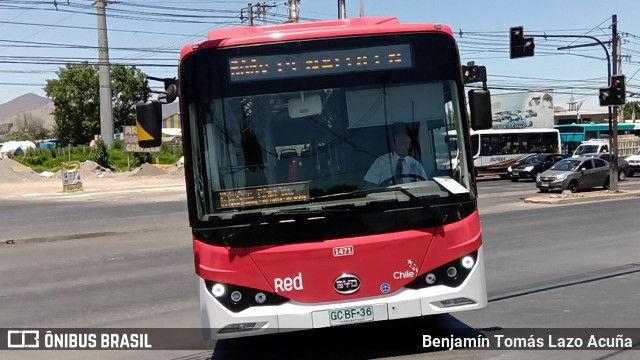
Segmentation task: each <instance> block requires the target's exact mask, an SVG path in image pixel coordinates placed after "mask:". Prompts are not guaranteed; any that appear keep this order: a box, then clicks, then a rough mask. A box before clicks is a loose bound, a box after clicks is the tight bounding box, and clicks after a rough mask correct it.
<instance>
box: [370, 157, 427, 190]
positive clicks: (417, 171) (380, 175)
mask: <svg viewBox="0 0 640 360" xmlns="http://www.w3.org/2000/svg"><path fill="white" fill-rule="evenodd" d="M398 159H400V156H398V154H396V153H395V151H394V152H391V153H388V154H383V155H381V156H380V157H378V158H377V159H376V160H375V161H374V162H373V164H371V167H370V168H369V170H368V171H367V174H366V175H365V176H364V180H365V181H368V182H370V183H374V184H380V183H382V182H383V181H385V180H387V179H390V178H392V177H393V176H394V174H395V171H396V164H397V163H398ZM402 174H403V175H405V174H412V175H417V176H420V177H422V178H423V179H425V180H426V179H427V173H425V171H424V168H423V167H422V164H420V163H419V162H418V160H416V159H414V158H412V157H411V156H405V157H404V163H403V164H402ZM420 180H422V179H419V178H412V177H404V178H401V179H399V181H400V182H403V183H408V182H413V181H420Z"/></svg>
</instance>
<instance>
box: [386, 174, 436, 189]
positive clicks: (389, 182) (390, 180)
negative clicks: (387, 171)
mask: <svg viewBox="0 0 640 360" xmlns="http://www.w3.org/2000/svg"><path fill="white" fill-rule="evenodd" d="M405 178H409V179H414V180H413V181H419V180H422V181H427V179H425V178H423V177H422V176H421V175H418V174H402V175H397V176H392V177H390V178H387V179H384V180H383V181H382V182H380V184H379V185H380V186H391V185H397V184H394V183H393V180H394V179H405Z"/></svg>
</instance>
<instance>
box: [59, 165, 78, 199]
mask: <svg viewBox="0 0 640 360" xmlns="http://www.w3.org/2000/svg"><path fill="white" fill-rule="evenodd" d="M80 180H81V179H80V162H79V161H69V162H64V163H62V191H64V192H68V191H78V190H80V189H82V181H80Z"/></svg>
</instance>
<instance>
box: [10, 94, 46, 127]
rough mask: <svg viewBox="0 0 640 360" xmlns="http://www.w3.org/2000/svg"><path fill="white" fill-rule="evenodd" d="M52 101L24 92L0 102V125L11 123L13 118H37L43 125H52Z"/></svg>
mask: <svg viewBox="0 0 640 360" xmlns="http://www.w3.org/2000/svg"><path fill="white" fill-rule="evenodd" d="M52 112H53V102H52V101H51V100H50V99H48V98H46V97H42V96H38V95H36V94H33V93H28V94H24V95H21V96H18V97H17V98H15V99H13V100H11V101H9V102H6V103H4V104H0V125H1V124H13V123H14V122H15V120H17V119H22V118H23V116H26V117H27V118H39V119H42V120H43V122H44V124H43V125H44V126H45V127H47V128H51V126H53V123H54V122H53V115H51V113H52Z"/></svg>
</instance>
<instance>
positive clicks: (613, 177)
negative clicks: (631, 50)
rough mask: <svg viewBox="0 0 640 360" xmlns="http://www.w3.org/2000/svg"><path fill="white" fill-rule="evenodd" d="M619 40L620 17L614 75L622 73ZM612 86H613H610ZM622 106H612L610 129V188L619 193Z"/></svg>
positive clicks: (614, 33)
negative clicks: (619, 138) (619, 129)
mask: <svg viewBox="0 0 640 360" xmlns="http://www.w3.org/2000/svg"><path fill="white" fill-rule="evenodd" d="M619 40H620V39H619V38H618V15H615V14H614V15H612V16H611V43H612V44H613V49H612V53H613V68H612V71H613V74H614V75H619V74H620V73H621V71H620V67H621V65H622V57H621V56H620V43H619ZM609 81H611V79H609ZM609 85H611V84H609ZM620 110H621V107H620V106H612V112H611V119H610V120H609V121H610V124H611V126H610V128H611V134H610V135H611V136H610V138H609V151H610V152H611V169H610V171H611V173H610V174H609V188H610V189H611V191H614V192H618V121H619V114H620V113H621V111H620Z"/></svg>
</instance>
